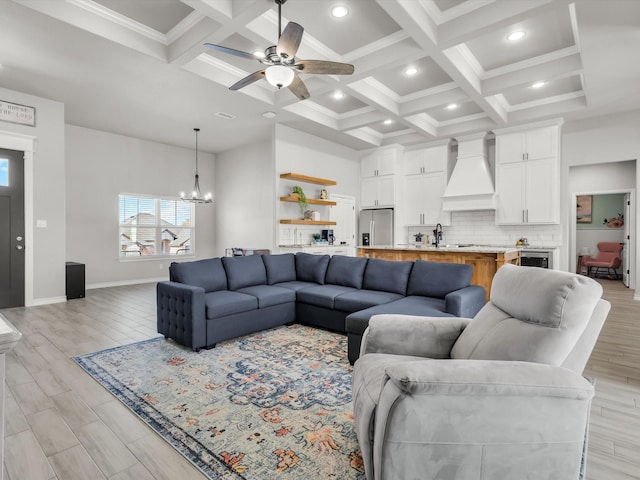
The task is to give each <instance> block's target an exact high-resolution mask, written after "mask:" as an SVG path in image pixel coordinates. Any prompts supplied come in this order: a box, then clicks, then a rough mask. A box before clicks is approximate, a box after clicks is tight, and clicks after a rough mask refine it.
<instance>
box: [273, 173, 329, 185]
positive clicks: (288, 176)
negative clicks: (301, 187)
mask: <svg viewBox="0 0 640 480" xmlns="http://www.w3.org/2000/svg"><path fill="white" fill-rule="evenodd" d="M280 178H284V179H285V180H297V181H298V182H305V183H315V184H316V185H326V186H331V185H336V181H335V180H329V179H327V178H319V177H310V176H308V175H301V174H299V173H282V174H280Z"/></svg>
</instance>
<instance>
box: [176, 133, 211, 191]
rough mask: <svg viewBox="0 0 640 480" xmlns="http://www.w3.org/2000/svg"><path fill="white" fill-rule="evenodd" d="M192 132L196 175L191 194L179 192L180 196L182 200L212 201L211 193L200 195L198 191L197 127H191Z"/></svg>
mask: <svg viewBox="0 0 640 480" xmlns="http://www.w3.org/2000/svg"><path fill="white" fill-rule="evenodd" d="M193 131H194V132H196V175H195V181H194V183H193V190H192V191H191V196H187V195H185V194H184V192H180V198H181V199H182V200H184V201H185V202H191V203H211V202H213V195H212V194H211V193H206V194H205V195H202V192H201V191H200V180H199V176H198V132H199V131H200V129H199V128H194V129H193Z"/></svg>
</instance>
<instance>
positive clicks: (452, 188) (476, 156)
mask: <svg viewBox="0 0 640 480" xmlns="http://www.w3.org/2000/svg"><path fill="white" fill-rule="evenodd" d="M485 136H486V133H482V134H476V135H469V136H465V137H461V138H459V139H458V161H457V162H456V165H455V167H454V168H453V172H452V173H451V177H450V178H449V183H448V184H447V188H445V191H444V194H443V195H442V210H444V211H448V212H461V211H469V210H495V209H496V203H497V202H496V192H495V188H494V186H493V175H492V174H491V170H490V169H489V163H488V162H487V145H486V141H485Z"/></svg>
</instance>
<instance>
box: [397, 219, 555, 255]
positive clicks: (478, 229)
mask: <svg viewBox="0 0 640 480" xmlns="http://www.w3.org/2000/svg"><path fill="white" fill-rule="evenodd" d="M495 214H496V212H495V211H494V210H480V211H473V212H452V213H451V226H448V227H447V226H445V227H443V228H442V230H443V237H444V242H445V243H447V244H478V245H494V246H508V245H515V243H516V241H517V240H518V239H519V238H521V237H525V238H527V239H528V240H529V244H530V245H533V246H539V247H560V246H562V226H561V225H496V224H495ZM434 228H435V225H433V226H431V225H424V226H421V227H408V228H407V229H406V233H407V238H406V239H397V240H396V243H415V240H414V238H413V235H414V234H415V233H418V232H420V233H424V234H428V235H429V237H430V238H431V237H433V232H432V230H433V229H434Z"/></svg>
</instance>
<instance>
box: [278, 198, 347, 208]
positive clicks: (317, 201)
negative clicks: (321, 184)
mask: <svg viewBox="0 0 640 480" xmlns="http://www.w3.org/2000/svg"><path fill="white" fill-rule="evenodd" d="M280 201H281V202H298V199H297V198H296V197H280ZM307 203H310V204H313V205H329V206H333V205H336V202H332V201H331V200H320V199H318V198H307Z"/></svg>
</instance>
